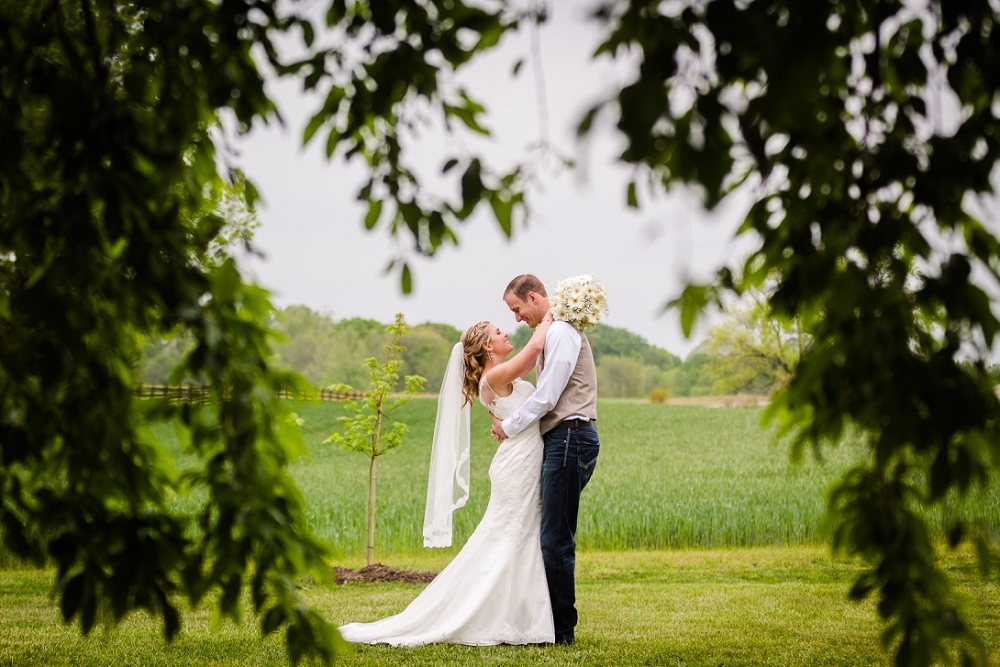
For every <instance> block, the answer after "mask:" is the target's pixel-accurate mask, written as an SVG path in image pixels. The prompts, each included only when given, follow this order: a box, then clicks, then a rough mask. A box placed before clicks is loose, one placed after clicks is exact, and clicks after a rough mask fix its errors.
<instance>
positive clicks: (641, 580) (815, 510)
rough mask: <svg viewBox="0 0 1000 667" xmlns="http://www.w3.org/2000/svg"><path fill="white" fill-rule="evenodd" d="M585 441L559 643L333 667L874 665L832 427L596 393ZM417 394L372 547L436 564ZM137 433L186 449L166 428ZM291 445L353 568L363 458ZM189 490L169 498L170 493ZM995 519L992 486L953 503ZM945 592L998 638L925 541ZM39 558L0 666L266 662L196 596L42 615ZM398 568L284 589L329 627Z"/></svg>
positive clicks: (472, 518)
mask: <svg viewBox="0 0 1000 667" xmlns="http://www.w3.org/2000/svg"><path fill="white" fill-rule="evenodd" d="M294 409H295V410H296V412H297V413H298V414H299V416H300V417H302V418H304V419H305V420H306V424H307V425H308V426H310V427H311V428H313V429H315V430H319V431H323V432H327V431H329V430H331V429H333V428H335V427H336V424H337V422H336V417H337V416H339V415H341V414H343V406H341V405H339V404H336V403H323V404H304V403H303V404H296V405H295V406H294ZM599 411H600V420H599V430H600V432H601V441H602V453H601V458H600V460H599V463H598V467H597V471H596V473H595V475H594V478H593V481H592V482H591V485H590V486H589V487H588V488H587V490H586V491H585V493H584V498H583V503H582V509H581V520H580V535H579V537H580V540H579V542H580V554H579V560H578V563H579V565H578V575H579V576H578V594H579V608H580V611H581V619H582V620H581V625H580V627H579V629H578V633H577V638H578V643H577V645H576V646H574V647H569V648H566V647H509V646H505V647H490V648H471V647H462V646H448V645H443V646H441V645H439V646H427V647H421V648H418V649H392V648H388V647H362V648H360V649H358V650H356V651H354V650H352V651H351V652H349V653H348V654H346V655H344V656H342V657H341V664H347V665H386V666H395V665H411V664H429V665H476V666H482V667H486V666H492V665H498V664H500V665H535V664H546V665H578V664H585V665H661V664H662V665H705V666H708V665H748V666H750V665H753V666H757V665H831V666H832V665H844V666H847V665H889V664H891V657H890V656H889V655H888V654H886V653H884V652H883V651H882V650H881V649H880V647H879V644H878V636H879V633H880V630H881V629H880V627H879V623H878V622H877V616H876V614H875V611H874V603H873V602H872V601H868V602H866V603H864V604H854V603H851V602H848V601H847V590H848V589H849V588H850V585H851V583H852V582H853V579H854V577H856V576H857V574H858V572H859V571H860V569H861V564H859V563H857V562H854V561H840V560H836V559H833V558H831V556H830V554H829V550H828V548H826V547H825V546H823V545H822V541H823V539H824V535H823V533H822V531H821V529H820V528H819V526H820V524H821V518H822V516H823V512H824V491H825V489H826V488H827V487H828V486H829V484H830V482H831V481H832V480H833V479H835V478H836V477H837V476H838V474H839V473H840V472H841V471H842V470H844V469H845V468H846V467H847V466H849V465H851V464H852V463H853V462H854V461H856V460H857V459H858V457H859V456H861V455H862V448H861V446H860V445H859V443H857V442H851V441H846V442H844V443H842V444H841V445H840V446H839V447H837V448H834V449H829V450H826V451H825V452H824V454H825V458H824V461H823V462H822V463H821V462H818V461H816V460H815V459H814V458H813V457H812V456H807V457H806V460H805V461H804V462H803V463H801V464H798V465H792V464H790V463H789V461H788V452H787V447H786V446H785V445H783V444H781V443H775V442H774V436H773V433H771V432H769V431H766V430H764V429H762V428H761V426H760V418H761V413H760V410H757V409H712V408H704V407H683V406H662V405H649V404H645V403H633V402H627V401H615V400H612V401H604V402H602V403H601V404H600V407H599ZM434 413H435V401H434V400H433V399H416V400H414V401H412V402H411V403H410V404H409V405H408V406H406V407H405V408H404V409H403V410H402V411H401V414H400V417H401V418H402V419H403V420H404V421H406V422H407V423H408V424H409V425H410V432H409V435H408V438H407V440H406V441H405V442H404V443H403V445H402V447H401V448H400V449H399V450H398V451H397V452H395V453H393V454H391V455H388V456H386V457H384V458H382V459H381V464H380V468H379V516H378V518H379V521H378V536H377V557H378V560H380V561H382V562H385V563H387V564H390V565H394V566H397V567H404V568H414V569H430V570H440V569H441V568H443V567H444V565H445V564H447V562H448V561H449V560H450V559H451V557H452V556H453V555H454V553H455V552H456V551H457V549H458V546H456V547H453V548H452V549H443V550H433V551H432V550H425V549H423V547H422V539H421V528H422V522H423V510H424V497H425V494H426V484H427V481H426V474H427V473H426V466H427V461H428V459H429V448H430V442H431V433H432V430H433V425H434V416H435V415H434ZM488 428H489V424H488V417H487V415H486V413H485V411H484V410H483V409H482V408H481V407H478V406H477V408H476V410H475V411H474V414H473V443H472V474H473V481H472V495H471V498H470V501H469V503H468V504H467V506H466V507H465V508H463V509H461V510H459V511H458V512H457V513H456V516H455V526H456V539H455V542H456V545H461V544H463V543H464V542H465V540H466V538H467V537H468V535H469V533H471V531H472V530H473V528H474V527H475V525H476V523H477V522H478V520H479V518H480V517H481V516H482V514H483V512H484V511H485V506H486V501H487V499H488V496H489V483H488V480H487V478H486V471H487V469H488V466H489V462H490V459H491V458H492V455H493V452H494V451H495V448H496V444H495V443H494V442H493V441H492V439H491V438H490V437H489V435H488ZM156 433H157V434H158V435H159V436H160V437H161V439H162V440H163V441H164V443H165V444H166V445H167V446H168V447H169V448H170V449H171V450H172V451H173V452H174V453H175V455H176V456H177V458H178V464H179V467H182V468H183V467H184V465H185V462H189V459H187V458H186V456H185V455H184V454H183V453H182V452H181V450H180V445H179V443H178V441H177V439H176V438H175V436H174V433H173V431H172V429H171V428H170V427H167V426H157V427H156ZM306 442H307V444H308V447H309V451H310V454H309V456H308V457H306V458H303V459H301V460H299V461H296V462H295V463H294V464H293V467H292V473H293V475H294V477H295V478H296V480H297V481H298V483H299V485H300V487H301V489H302V491H303V493H304V495H305V497H306V500H307V503H308V508H309V509H308V511H309V519H310V521H311V522H312V525H313V527H314V529H315V530H316V532H317V533H318V534H319V535H320V536H321V537H322V538H324V539H326V540H328V541H329V542H330V543H331V544H332V545H334V546H335V548H336V549H337V551H338V556H337V559H336V560H337V564H343V565H348V566H352V567H357V566H360V565H362V564H363V558H364V556H363V522H364V504H365V486H366V480H367V464H366V459H364V458H363V457H361V456H358V455H354V454H350V453H348V452H345V451H342V450H339V449H337V448H336V447H334V446H332V445H324V444H322V443H321V441H320V438H318V437H315V436H310V435H306ZM196 502H197V499H196V498H187V499H178V500H177V503H178V506H179V507H181V506H184V505H193V504H194V503H196ZM965 508H966V509H965V511H967V512H970V513H972V514H975V515H977V516H980V517H991V518H992V519H993V520H994V521H995V520H996V518H997V517H1000V497H998V495H997V493H996V491H995V490H991V491H989V492H980V493H978V494H977V495H976V497H975V498H973V499H970V500H969V501H967V502H966V503H965ZM943 552H944V555H943V561H942V562H943V565H944V567H945V569H946V570H947V571H948V572H949V574H950V575H951V576H952V579H953V581H954V582H955V583H956V590H957V593H956V594H957V596H958V598H959V600H960V602H961V604H962V605H963V607H964V609H966V610H967V611H968V613H969V618H970V619H971V621H972V624H973V626H974V627H975V628H976V629H977V630H978V631H979V632H980V633H981V635H982V637H983V639H984V641H985V643H986V645H987V647H988V648H989V649H990V651H991V653H992V654H994V655H996V654H997V653H998V652H1000V585H997V584H996V583H995V582H987V581H983V580H982V579H981V578H980V577H979V576H978V574H977V573H976V570H975V561H974V558H973V556H972V555H971V554H970V553H969V552H968V551H961V552H958V553H954V552H947V550H943ZM51 581H52V573H51V572H47V571H36V570H29V569H20V568H16V567H14V568H9V569H7V570H5V571H0V667H4V666H6V665H11V666H13V665H18V666H21V665H24V666H36V665H37V666H41V665H75V666H80V667H90V666H94V667H96V666H98V665H102V666H103V665H109V666H112V665H113V666H118V665H122V666H125V665H142V666H143V667H152V666H160V665H163V666H167V665H171V666H173V665H177V666H180V665H192V664H197V665H210V664H211V665H233V666H235V665H285V664H287V659H286V657H285V652H284V647H283V645H282V643H281V641H280V639H279V638H273V637H272V638H269V639H267V640H266V641H261V639H260V637H259V634H258V631H257V629H256V623H255V622H253V621H251V620H249V619H248V622H245V623H244V624H242V625H234V624H232V623H222V624H221V625H220V624H217V623H213V622H212V620H211V617H210V613H209V611H208V610H207V607H204V606H203V608H201V609H197V610H191V611H189V612H187V613H186V614H185V617H184V630H183V632H182V634H181V635H180V637H179V638H178V640H177V641H175V642H174V643H173V644H171V645H169V646H167V645H164V643H163V640H162V638H161V635H160V625H159V623H158V622H157V621H156V620H155V619H150V618H149V617H147V616H145V615H144V614H134V615H132V616H131V617H129V618H128V619H127V620H126V622H125V623H124V624H123V625H122V626H120V627H117V628H113V629H106V630H101V629H98V630H97V631H96V633H95V634H96V637H92V638H91V639H83V638H81V637H80V636H79V634H78V630H77V629H76V628H75V627H67V626H64V625H62V623H61V621H60V620H59V612H58V607H57V605H56V604H55V603H54V602H53V601H52V600H51V599H50V598H49V597H48V592H49V587H50V586H51ZM420 589H421V587H420V586H413V585H406V584H376V585H365V584H351V585H348V586H342V587H337V586H333V585H332V584H323V585H314V586H310V587H308V588H306V589H305V590H304V591H303V593H304V596H305V597H306V599H307V600H308V601H309V602H310V603H311V604H314V605H316V607H317V608H318V609H319V610H320V611H322V612H323V613H324V614H325V616H326V617H327V618H328V619H329V620H330V621H332V622H334V623H336V624H342V623H345V622H348V621H367V620H374V619H376V618H380V617H383V616H386V615H389V614H392V613H396V612H398V611H400V610H402V609H403V608H404V607H405V606H406V605H407V604H408V603H409V602H410V600H412V599H413V598H414V597H415V596H416V595H417V594H418V592H419V591H420Z"/></svg>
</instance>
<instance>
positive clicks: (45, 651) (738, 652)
mask: <svg viewBox="0 0 1000 667" xmlns="http://www.w3.org/2000/svg"><path fill="white" fill-rule="evenodd" d="M449 558H450V556H447V555H440V554H439V555H435V556H422V555H421V556H399V557H394V558H392V559H391V561H390V564H391V565H394V566H398V567H408V568H413V569H431V570H440V569H441V568H442V567H443V566H444V565H445V564H446V563H447V561H448V560H449ZM945 563H946V566H947V568H948V570H949V573H950V574H951V575H952V577H953V581H955V583H956V585H957V586H959V595H960V596H961V598H962V600H963V604H964V605H965V606H966V607H967V609H968V610H969V611H970V613H971V618H972V620H973V623H974V625H975V627H976V628H977V629H978V630H979V632H980V633H981V635H982V636H983V638H984V640H985V641H986V644H987V646H988V647H989V648H990V650H991V652H992V653H993V654H994V655H997V654H1000V585H997V584H995V583H987V582H984V581H982V580H981V579H979V577H978V575H977V573H976V571H975V565H974V560H973V559H972V557H971V555H969V554H964V553H962V554H957V555H955V554H952V555H949V556H948V557H947V560H946V561H945ZM342 564H344V565H348V566H352V567H356V566H358V565H359V564H360V563H358V562H345V563H342ZM857 571H858V567H857V565H856V564H852V563H847V562H835V561H833V560H831V558H830V557H829V555H828V553H827V551H826V550H825V549H823V548H816V547H779V548H747V549H721V550H676V551H630V552H620V553H615V552H585V553H583V554H581V555H580V559H579V566H578V572H579V580H578V597H579V608H580V614H581V619H582V622H581V625H580V627H579V629H578V634H577V638H578V641H577V644H576V646H573V647H554V646H547V647H536V646H530V647H514V646H498V647H484V648H473V647H463V646H448V645H441V646H426V647H420V648H416V649H395V648H390V647H384V646H373V647H369V646H365V647H361V648H359V649H356V650H352V651H350V652H349V653H347V654H345V655H344V656H342V658H341V660H340V663H339V664H343V665H365V666H381V665H384V666H386V667H389V666H396V665H473V666H484V667H485V666H493V665H685V666H688V665H690V666H695V665H705V666H708V665H712V666H716V665H753V666H757V665H830V666H832V665H889V664H891V661H890V660H889V658H888V657H887V655H886V654H884V653H883V652H882V651H881V650H880V648H879V646H878V636H879V632H880V628H879V627H878V625H877V623H875V614H874V610H873V608H872V604H873V603H871V602H867V603H865V604H855V603H852V602H849V601H847V600H846V599H845V592H846V590H847V589H848V587H849V583H850V581H851V580H852V578H853V576H854V575H855V574H856V573H857ZM50 581H51V576H50V573H46V572H38V571H33V570H7V571H2V572H0V665H2V666H6V665H11V666H13V665H17V666H19V667H29V666H34V665H53V666H54V665H74V666H81V667H83V666H96V665H102V666H109V667H117V666H125V665H129V666H133V665H138V666H142V667H159V666H167V665H227V666H237V665H287V664H288V663H287V659H286V657H285V653H284V647H283V645H282V643H281V642H280V641H279V639H278V638H275V637H272V638H269V639H267V640H265V641H261V640H260V638H259V636H258V633H257V630H256V625H255V623H254V622H253V621H252V619H246V620H245V621H244V623H243V624H242V625H235V624H233V623H228V622H227V623H222V624H221V625H219V624H213V623H212V621H211V619H210V617H209V614H208V612H207V611H204V610H196V611H192V612H188V613H187V614H186V615H185V617H184V622H185V624H184V630H183V631H182V633H181V635H180V636H179V638H178V639H177V640H176V641H175V642H174V643H173V644H171V645H169V646H166V645H164V642H163V640H162V638H161V636H160V629H159V624H158V623H157V622H156V621H154V620H152V619H149V618H148V617H146V616H143V615H141V614H138V615H134V616H133V617H130V618H129V619H128V620H127V621H126V622H125V623H124V624H123V625H122V626H121V627H118V628H113V629H98V630H96V631H95V632H94V634H93V636H92V637H91V638H89V639H83V638H81V637H79V635H78V631H77V630H76V629H75V628H72V627H67V626H64V625H63V624H62V623H61V622H60V620H59V615H58V610H57V608H56V606H55V605H54V604H53V603H51V602H50V601H49V599H48V597H47V591H48V587H49V585H50ZM419 589H420V587H418V586H412V585H408V584H375V585H366V584H350V585H347V586H341V587H336V586H332V585H329V586H316V587H312V588H310V589H308V590H306V591H305V595H306V597H307V598H308V599H309V601H310V602H311V603H313V604H315V605H317V606H318V607H319V608H320V610H322V611H323V613H324V614H325V615H326V617H327V618H328V619H330V620H331V621H333V622H335V623H338V624H342V623H346V622H348V621H367V620H374V619H377V618H381V617H383V616H386V615H389V614H392V613H395V612H398V611H400V610H401V609H402V608H403V607H405V606H406V604H407V603H408V602H409V601H410V600H412V599H413V597H415V595H416V594H417V592H418V590H419Z"/></svg>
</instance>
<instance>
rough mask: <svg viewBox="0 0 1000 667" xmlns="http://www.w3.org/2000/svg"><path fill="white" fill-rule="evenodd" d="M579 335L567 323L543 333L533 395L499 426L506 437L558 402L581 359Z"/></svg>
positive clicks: (554, 325)
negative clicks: (542, 361)
mask: <svg viewBox="0 0 1000 667" xmlns="http://www.w3.org/2000/svg"><path fill="white" fill-rule="evenodd" d="M581 345H582V343H581V341H580V334H579V333H578V332H577V330H576V329H574V328H573V325H572V324H570V323H569V322H553V323H552V326H551V327H549V330H548V332H547V333H546V334H545V364H544V368H543V369H542V371H541V373H539V374H538V386H537V387H536V388H535V393H533V394H532V395H531V396H529V397H528V400H526V401H525V402H524V405H522V406H521V407H520V408H518V409H517V412H515V413H514V414H512V415H511V416H510V417H507V419H504V420H503V422H502V423H501V425H502V426H503V432H504V433H506V434H507V437H508V438H509V437H512V436H515V435H517V434H518V433H520V432H521V431H523V430H524V429H526V428H528V426H530V425H531V424H533V423H535V422H536V421H538V420H539V419H541V418H542V417H543V416H544V415H545V414H546V413H548V412H550V411H551V410H552V408H554V407H555V405H556V403H557V402H558V401H559V397H560V396H562V393H563V391H564V390H565V389H566V385H567V384H569V378H570V376H571V375H572V374H573V369H574V368H576V362H577V359H578V358H579V356H580V346H581Z"/></svg>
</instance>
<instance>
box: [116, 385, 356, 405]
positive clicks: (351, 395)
mask: <svg viewBox="0 0 1000 667" xmlns="http://www.w3.org/2000/svg"><path fill="white" fill-rule="evenodd" d="M135 393H136V396H138V397H139V398H140V399H143V400H152V399H156V398H160V399H166V400H167V401H169V402H170V403H197V404H199V405H205V404H208V403H211V402H212V389H211V387H209V386H208V385H204V384H182V385H166V384H142V385H139V386H138V387H136V388H135ZM226 398H228V396H223V400H225V399H226ZM278 398H284V399H288V400H315V399H319V400H321V401H346V400H356V399H359V398H364V393H363V392H360V391H352V392H342V391H331V390H329V389H317V390H316V391H315V392H314V393H312V394H306V393H299V394H293V393H291V392H289V391H287V390H284V389H283V390H281V391H280V392H278Z"/></svg>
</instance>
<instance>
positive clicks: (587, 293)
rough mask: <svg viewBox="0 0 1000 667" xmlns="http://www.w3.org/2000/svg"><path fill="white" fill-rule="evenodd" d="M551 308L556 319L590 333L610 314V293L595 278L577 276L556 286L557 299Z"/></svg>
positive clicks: (553, 300)
mask: <svg viewBox="0 0 1000 667" xmlns="http://www.w3.org/2000/svg"><path fill="white" fill-rule="evenodd" d="M549 306H550V308H551V310H552V317H553V318H554V319H556V320H562V321H563V322H569V323H570V324H572V325H573V326H574V327H576V328H577V329H580V330H582V331H589V330H591V329H593V328H594V327H595V326H597V323H598V322H600V321H601V317H603V316H604V315H607V314H608V312H609V309H608V293H607V292H605V291H604V285H602V284H601V281H600V280H598V279H597V278H595V277H594V276H592V275H582V276H576V277H574V278H567V279H566V280H563V281H560V282H559V284H558V285H556V293H555V297H553V299H552V302H551V303H550V304H549Z"/></svg>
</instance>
